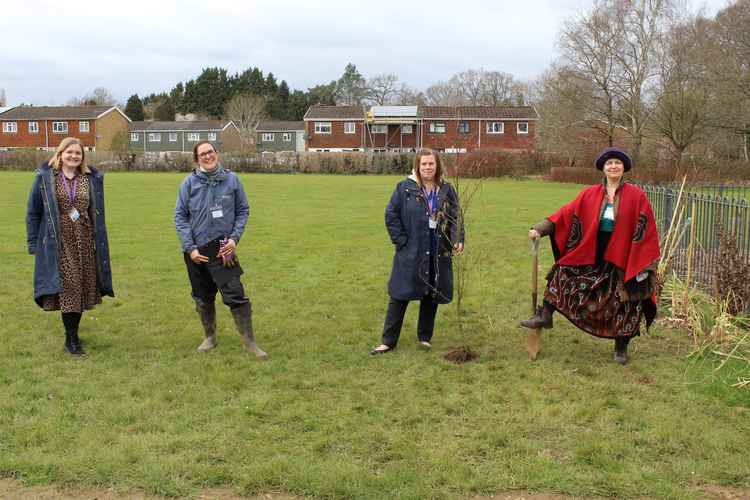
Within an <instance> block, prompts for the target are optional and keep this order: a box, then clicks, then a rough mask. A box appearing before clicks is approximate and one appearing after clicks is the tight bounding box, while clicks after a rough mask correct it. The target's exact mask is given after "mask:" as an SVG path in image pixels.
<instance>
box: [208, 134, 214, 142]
mask: <svg viewBox="0 0 750 500" xmlns="http://www.w3.org/2000/svg"><path fill="white" fill-rule="evenodd" d="M208 140H209V141H215V140H216V132H209V133H208Z"/></svg>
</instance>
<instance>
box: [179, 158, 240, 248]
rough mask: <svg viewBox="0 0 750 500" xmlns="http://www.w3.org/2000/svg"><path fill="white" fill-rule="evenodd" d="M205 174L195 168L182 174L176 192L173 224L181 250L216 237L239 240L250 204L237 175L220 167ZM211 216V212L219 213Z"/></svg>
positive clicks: (199, 245) (196, 246)
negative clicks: (186, 174) (211, 174)
mask: <svg viewBox="0 0 750 500" xmlns="http://www.w3.org/2000/svg"><path fill="white" fill-rule="evenodd" d="M217 168H219V171H218V172H217V173H216V174H215V175H213V176H208V175H206V174H205V173H204V172H202V171H200V170H198V169H195V170H194V171H193V172H192V173H191V174H190V175H188V176H187V177H185V180H184V181H182V185H181V186H180V192H179V194H178V195H177V205H176V206H175V209H174V224H175V226H176V228H177V236H178V237H179V238H180V242H181V243H182V251H183V252H192V251H193V250H194V249H196V248H198V247H201V246H204V245H206V244H207V243H210V242H212V241H214V240H215V239H217V238H224V237H228V238H232V239H233V240H234V241H235V242H237V243H239V241H240V238H241V237H242V233H243V232H244V231H245V224H247V218H248V216H249V215H250V205H248V203H247V196H245V190H244V189H243V187H242V182H240V179H239V177H237V175H236V174H235V173H234V172H231V171H229V170H224V169H223V168H222V167H221V165H220V166H219V167H217ZM219 214H220V216H219V217H214V215H219Z"/></svg>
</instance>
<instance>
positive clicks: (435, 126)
mask: <svg viewBox="0 0 750 500" xmlns="http://www.w3.org/2000/svg"><path fill="white" fill-rule="evenodd" d="M430 133H431V134H444V133H445V122H430Z"/></svg>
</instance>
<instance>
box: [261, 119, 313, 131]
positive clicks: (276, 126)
mask: <svg viewBox="0 0 750 500" xmlns="http://www.w3.org/2000/svg"><path fill="white" fill-rule="evenodd" d="M255 130H256V132H286V131H287V130H305V122H283V121H265V122H260V123H258V126H257V127H255Z"/></svg>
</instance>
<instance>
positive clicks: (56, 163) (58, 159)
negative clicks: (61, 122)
mask: <svg viewBox="0 0 750 500" xmlns="http://www.w3.org/2000/svg"><path fill="white" fill-rule="evenodd" d="M73 144H78V146H79V147H80V148H81V164H80V165H78V172H79V173H83V174H88V173H89V172H91V171H90V170H89V167H88V165H87V164H86V148H84V147H83V143H82V142H81V140H80V139H78V138H76V137H66V138H65V139H63V140H62V141H60V144H59V145H58V146H57V148H56V149H55V153H54V154H53V155H52V158H50V159H49V161H48V163H49V165H50V166H51V167H52V168H53V169H55V170H60V169H61V168H62V154H63V151H65V150H66V149H68V148H69V147H70V146H71V145H73Z"/></svg>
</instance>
